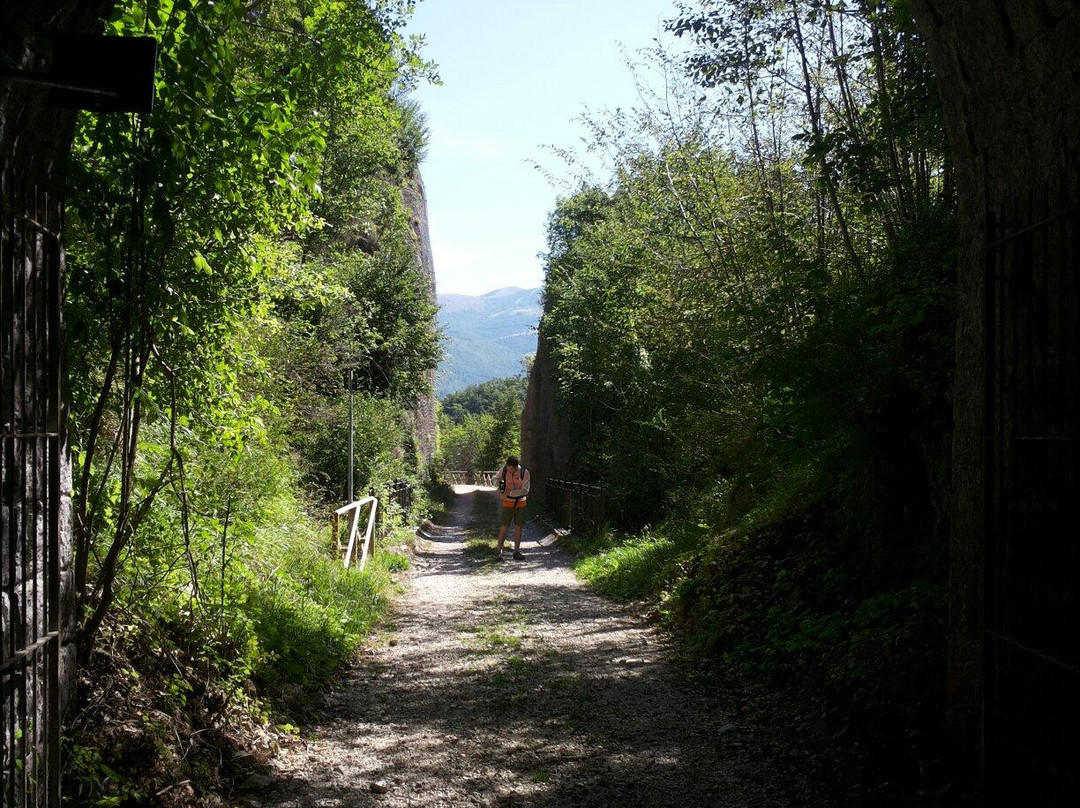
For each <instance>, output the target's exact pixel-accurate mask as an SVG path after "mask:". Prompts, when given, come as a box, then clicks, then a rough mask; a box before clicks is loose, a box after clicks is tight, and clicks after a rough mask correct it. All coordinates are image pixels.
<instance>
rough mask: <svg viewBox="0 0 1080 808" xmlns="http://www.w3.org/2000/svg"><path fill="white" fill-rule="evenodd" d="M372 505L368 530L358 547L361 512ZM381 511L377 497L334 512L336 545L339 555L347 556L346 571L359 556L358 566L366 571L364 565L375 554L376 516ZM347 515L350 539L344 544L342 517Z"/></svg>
mask: <svg viewBox="0 0 1080 808" xmlns="http://www.w3.org/2000/svg"><path fill="white" fill-rule="evenodd" d="M366 505H370V506H371V507H370V511H369V513H368V520H367V529H366V530H365V531H364V535H363V537H362V539H361V540H360V543H359V548H358V547H357V540H358V538H360V536H359V528H360V512H361V511H362V510H363V509H364V506H366ZM378 510H379V500H378V498H377V497H371V496H368V497H363V498H362V499H358V500H356V501H355V502H350V503H349V504H348V505H343V506H342V507H340V508H338V509H337V510H336V511H334V524H333V531H334V544H335V545H336V546H337V550H338V552H339V553H344V554H345V559H344V564H345V569H348V568H349V567H351V566H352V564H353V562H354V561H356V559H357V556H359V559H360V560H359V563H358V565H357V566H359V567H360V569H361V570H363V569H364V565H365V564H367V560H368V555H370V554H372V553H374V552H375V516H376V514H377V513H378ZM345 514H349V539H348V541H347V542H345V543H344V544H342V542H341V517H342V516H344V515H345Z"/></svg>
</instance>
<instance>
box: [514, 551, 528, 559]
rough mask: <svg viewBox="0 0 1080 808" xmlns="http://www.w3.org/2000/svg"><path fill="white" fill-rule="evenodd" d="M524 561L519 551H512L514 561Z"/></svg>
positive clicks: (523, 556)
mask: <svg viewBox="0 0 1080 808" xmlns="http://www.w3.org/2000/svg"><path fill="white" fill-rule="evenodd" d="M524 560H525V555H524V554H523V553H522V552H521V550H514V561H524Z"/></svg>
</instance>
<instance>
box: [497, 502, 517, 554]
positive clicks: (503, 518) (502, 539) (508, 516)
mask: <svg viewBox="0 0 1080 808" xmlns="http://www.w3.org/2000/svg"><path fill="white" fill-rule="evenodd" d="M499 511H500V513H499V543H498V545H497V546H496V550H495V552H497V553H498V554H499V555H502V551H503V545H504V544H505V543H506V529H507V528H508V527H510V522H511V520H512V519H513V518H514V512H513V511H512V510H511V509H510V508H502V507H500V508H499Z"/></svg>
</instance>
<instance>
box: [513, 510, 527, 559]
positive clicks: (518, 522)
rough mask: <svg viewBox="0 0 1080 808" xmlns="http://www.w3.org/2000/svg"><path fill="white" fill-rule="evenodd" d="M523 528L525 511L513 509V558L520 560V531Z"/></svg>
mask: <svg viewBox="0 0 1080 808" xmlns="http://www.w3.org/2000/svg"><path fill="white" fill-rule="evenodd" d="M524 526H525V509H524V508H515V509H514V558H522V555H521V530H522V528H523V527H524Z"/></svg>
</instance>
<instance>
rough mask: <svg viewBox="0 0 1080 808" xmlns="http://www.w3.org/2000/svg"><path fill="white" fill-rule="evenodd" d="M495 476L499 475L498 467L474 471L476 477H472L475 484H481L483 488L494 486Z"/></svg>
mask: <svg viewBox="0 0 1080 808" xmlns="http://www.w3.org/2000/svg"><path fill="white" fill-rule="evenodd" d="M497 476H499V470H498V469H495V471H478V472H476V477H475V478H474V479H475V480H476V484H477V485H482V486H484V487H485V488H494V487H495V478H496V477H497Z"/></svg>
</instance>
